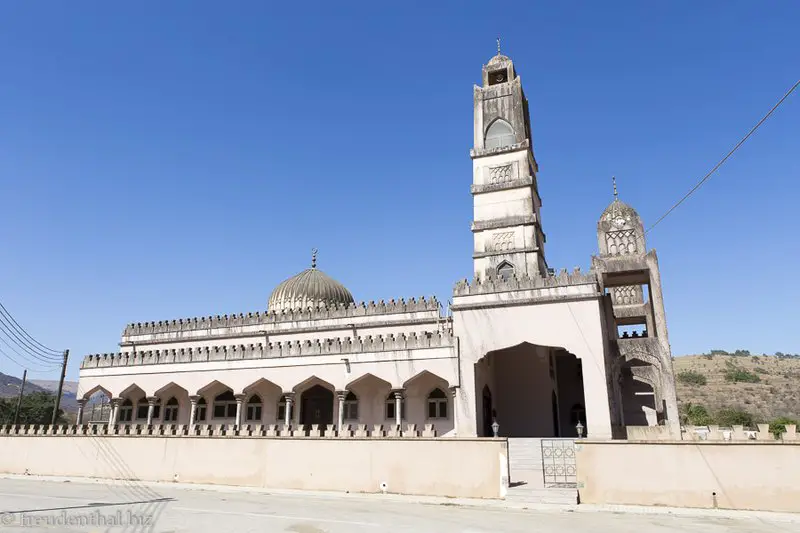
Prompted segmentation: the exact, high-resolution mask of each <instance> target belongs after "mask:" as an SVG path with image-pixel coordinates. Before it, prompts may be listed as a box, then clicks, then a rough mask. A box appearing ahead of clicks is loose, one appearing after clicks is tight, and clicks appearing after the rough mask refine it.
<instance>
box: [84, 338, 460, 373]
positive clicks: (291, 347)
mask: <svg viewBox="0 0 800 533" xmlns="http://www.w3.org/2000/svg"><path fill="white" fill-rule="evenodd" d="M453 339H454V337H453V334H452V332H451V331H449V330H445V331H436V332H421V333H419V334H418V333H417V332H411V333H409V334H405V333H401V334H398V335H393V334H387V335H376V336H374V337H373V336H372V335H365V336H358V337H355V338H352V337H336V338H331V339H315V340H313V341H312V340H305V341H300V340H294V341H283V342H270V343H266V342H265V343H257V344H233V345H225V346H198V347H193V348H192V347H189V348H169V349H163V350H140V351H124V352H117V353H104V354H91V355H87V356H86V357H84V358H83V361H82V362H81V369H85V368H105V367H117V366H140V365H154V364H168V363H194V362H209V361H237V360H243V359H267V358H276V357H297V356H314V355H333V354H348V353H370V352H389V351H398V350H410V349H426V348H440V347H448V346H453V345H454V340H453Z"/></svg>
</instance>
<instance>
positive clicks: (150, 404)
mask: <svg viewBox="0 0 800 533" xmlns="http://www.w3.org/2000/svg"><path fill="white" fill-rule="evenodd" d="M156 402H158V398H157V397H156V396H150V397H148V398H147V425H148V426H152V425H153V413H154V412H155V410H156Z"/></svg>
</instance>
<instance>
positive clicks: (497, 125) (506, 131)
mask: <svg viewBox="0 0 800 533" xmlns="http://www.w3.org/2000/svg"><path fill="white" fill-rule="evenodd" d="M516 142H517V139H516V136H515V135H514V129H513V128H512V127H511V124H509V123H508V122H506V121H505V120H503V119H500V118H499V119H497V120H495V121H494V122H492V125H491V126H489V129H488V130H487V131H486V141H485V142H484V143H483V145H484V148H486V149H488V150H490V149H492V148H502V147H503V146H510V145H512V144H514V143H516Z"/></svg>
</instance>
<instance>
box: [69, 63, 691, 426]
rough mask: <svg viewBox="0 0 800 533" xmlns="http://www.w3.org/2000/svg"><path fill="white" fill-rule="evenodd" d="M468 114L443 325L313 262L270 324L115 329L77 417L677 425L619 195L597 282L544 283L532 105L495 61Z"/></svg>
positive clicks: (646, 258)
mask: <svg viewBox="0 0 800 533" xmlns="http://www.w3.org/2000/svg"><path fill="white" fill-rule="evenodd" d="M474 113H475V145H474V147H473V149H472V150H471V157H472V160H473V181H472V194H473V199H474V221H473V225H472V231H473V235H474V250H473V259H474V281H473V282H472V283H468V282H467V281H466V280H464V281H462V282H459V283H458V284H457V285H456V287H455V290H454V294H453V303H452V306H451V314H447V313H444V312H443V309H442V306H441V305H440V303H439V302H438V301H437V300H436V299H424V298H423V299H420V300H415V299H411V300H409V301H403V300H400V301H391V302H388V303H385V302H380V303H377V304H375V303H369V304H363V303H362V304H356V303H355V302H353V299H352V296H351V295H350V292H349V291H348V290H347V289H346V288H344V287H343V286H341V284H339V283H337V282H336V281H334V280H333V279H331V278H329V277H328V276H326V275H325V274H323V273H322V272H320V271H319V270H317V269H316V257H314V259H313V260H312V267H311V269H308V270H305V271H303V272H301V273H300V274H298V275H297V276H294V277H293V278H290V279H289V280H286V281H285V282H283V283H281V284H280V285H279V286H278V287H277V288H276V289H275V291H274V292H273V294H272V297H271V298H270V304H269V310H268V311H267V312H258V313H248V314H246V315H236V316H224V317H219V316H218V317H204V318H193V319H184V320H173V321H168V322H157V323H156V322H150V323H145V324H131V325H129V326H128V327H126V328H125V331H124V332H123V335H122V339H121V342H120V346H121V352H120V353H117V354H101V355H90V356H87V357H86V358H85V359H84V361H83V363H82V365H81V371H80V384H79V395H78V396H79V399H80V400H79V404H80V406H81V413H80V415H79V416H80V417H81V418H85V417H84V416H83V415H84V413H83V408H84V403H85V402H86V400H87V399H88V398H89V397H90V396H92V395H95V394H96V393H98V392H102V393H104V394H105V395H107V396H108V398H109V399H110V400H111V405H112V408H111V409H110V412H109V414H108V421H109V422H110V423H112V424H154V423H174V424H189V425H195V424H235V425H237V426H241V425H244V424H251V425H269V424H278V425H284V426H287V425H288V426H293V427H302V426H308V427H312V426H315V425H316V426H317V428H322V429H323V430H325V431H331V432H336V431H341V430H342V429H343V427H344V426H347V425H352V426H356V425H366V426H369V427H373V426H379V425H383V426H387V427H397V426H398V425H401V426H403V427H404V428H405V427H407V425H408V424H412V425H416V426H418V427H420V428H422V427H423V426H425V425H433V427H434V428H435V430H436V432H437V434H438V435H449V436H455V435H457V436H465V437H474V436H491V435H492V433H493V429H492V423H493V422H496V423H497V424H498V425H499V434H500V435H501V436H526V437H551V436H563V437H569V436H576V435H577V432H578V426H581V425H582V426H584V427H585V428H586V432H587V434H588V435H589V436H591V437H593V438H612V437H613V436H617V435H620V434H622V433H623V432H622V431H621V429H622V427H623V426H625V425H626V424H629V425H631V424H632V425H647V424H648V423H650V424H654V423H663V422H668V423H669V425H670V426H675V425H677V422H678V421H677V411H676V404H675V394H674V384H673V377H672V365H671V359H670V357H669V343H668V340H667V332H666V323H665V317H664V312H663V303H662V301H661V289H660V278H659V275H658V267H657V260H656V257H655V252H654V251H650V252H647V250H646V248H645V243H644V232H643V228H642V226H641V221H640V220H639V219H638V215H636V213H635V211H633V210H632V209H631V208H629V207H628V206H625V204H622V202H620V201H619V200H616V199H615V200H614V202H613V203H612V204H611V205H610V206H609V207H608V208H607V209H606V212H604V213H603V216H602V217H601V220H600V223H599V225H598V242H599V245H600V254H599V256H597V257H594V258H593V262H592V270H591V271H590V272H587V273H580V272H573V273H571V274H568V273H566V272H562V273H559V274H556V273H554V272H553V271H552V270H550V269H548V266H547V262H546V259H545V250H544V243H545V234H544V232H543V229H542V220H541V213H540V207H541V199H540V197H539V193H538V185H537V180H538V175H537V173H538V166H537V164H536V160H535V158H534V156H533V149H532V139H531V128H530V119H529V114H528V103H527V100H526V99H525V96H524V93H523V91H522V82H521V79H520V77H519V76H518V75H517V73H516V71H515V69H514V66H513V63H512V62H511V60H510V59H508V58H507V57H505V56H502V55H500V54H498V55H497V56H495V57H494V58H492V59H491V61H490V62H489V63H488V64H487V65H486V66H484V68H483V84H482V86H481V87H477V86H476V87H475V108H474ZM637 328H638V329H637ZM628 330H631V331H633V332H634V333H633V334H629V333H628ZM83 421H85V420H83ZM80 422H81V420H79V423H80Z"/></svg>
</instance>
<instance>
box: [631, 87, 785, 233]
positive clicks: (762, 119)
mask: <svg viewBox="0 0 800 533" xmlns="http://www.w3.org/2000/svg"><path fill="white" fill-rule="evenodd" d="M798 86H800V80H797V83H795V84H794V85H793V86H792V88H791V89H789V90H788V91H786V94H784V95H783V98H781V99H780V100H778V103H777V104H775V105H774V106H772V109H770V110H769V112H768V113H767V114H766V115H764V116H763V117H762V118H761V120H759V121H758V123H757V124H756V125H755V126H753V127H752V128H751V129H750V131H748V132H747V135H745V136H744V137H742V140H741V141H739V142H738V143H736V146H734V147H733V149H731V151H730V152H728V153H727V154H726V155H725V157H723V158H722V159H721V160H720V162H719V163H717V164H716V165H715V166H714V168H712V169H711V170H710V171H709V172H708V174H706V175H705V176H703V179H701V180H700V181H699V182H698V183H697V185H695V186H694V187H692V190H690V191H689V192H688V193H686V195H685V196H684V197H683V198H681V199H680V200H678V202H677V203H676V204H675V205H673V206H672V207H670V208H669V210H668V211H667V212H666V213H664V214H663V215H662V216H661V218H659V219H658V220H656V221H655V223H654V224H653V225H652V226H650V227H649V228H648V229H647V231H645V233H649V232H650V230H652V229H653V228H655V227H656V226H657V225H658V223H659V222H661V221H662V220H664V219H665V218H667V216H668V215H669V214H670V213H672V212H673V211H675V209H677V207H678V206H679V205H681V204H682V203H683V202H684V201H686V199H687V198H689V197H690V196H691V195H692V194H694V192H695V191H696V190H697V189H699V188H700V186H701V185H703V183H705V182H706V181H707V180H708V179H709V178H710V177H711V176H712V174H714V173H715V172H716V171H717V170H718V169H719V167H721V166H722V165H723V164H724V163H725V161H727V160H728V158H730V157H731V156H732V155H733V153H734V152H735V151H736V150H738V149H739V147H740V146H742V145H743V144H744V143H745V141H747V139H748V138H750V136H751V135H752V134H754V133H755V132H756V130H757V129H758V128H759V127H760V126H761V125H762V124H763V123H764V122H766V120H767V119H768V118H769V117H770V116H771V115H772V113H773V112H775V110H776V109H778V107H779V106H780V105H781V104H782V103H783V101H784V100H786V99H787V98H789V95H791V94H792V93H793V92H794V90H795V89H797V87H798Z"/></svg>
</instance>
